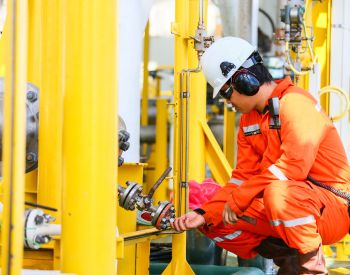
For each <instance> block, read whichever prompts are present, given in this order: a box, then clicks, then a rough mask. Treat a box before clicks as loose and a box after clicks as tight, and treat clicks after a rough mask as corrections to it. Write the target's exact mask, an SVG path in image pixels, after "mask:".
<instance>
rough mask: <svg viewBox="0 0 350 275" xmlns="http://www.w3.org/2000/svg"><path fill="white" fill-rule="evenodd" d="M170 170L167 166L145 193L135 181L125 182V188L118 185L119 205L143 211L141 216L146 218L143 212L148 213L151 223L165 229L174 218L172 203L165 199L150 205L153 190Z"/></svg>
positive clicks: (127, 208)
mask: <svg viewBox="0 0 350 275" xmlns="http://www.w3.org/2000/svg"><path fill="white" fill-rule="evenodd" d="M170 170H171V168H170V167H169V168H168V169H166V170H165V171H164V173H163V174H162V175H161V177H160V178H159V179H158V180H157V181H156V183H155V184H154V185H153V186H152V188H151V190H150V191H149V193H148V194H147V195H144V194H142V190H143V188H142V186H141V185H139V184H137V183H136V182H129V181H128V182H126V185H127V187H126V188H124V187H122V186H120V185H118V194H119V205H120V206H121V207H123V208H124V209H126V210H135V207H136V208H137V209H138V210H140V211H143V218H144V219H146V220H147V218H145V213H148V218H149V221H151V223H152V225H154V226H155V227H156V228H157V229H162V230H165V229H167V228H169V227H170V223H171V222H173V221H174V218H175V208H174V206H173V204H172V203H170V202H167V201H160V202H158V206H154V205H152V202H153V199H152V197H153V194H154V192H155V190H156V189H157V187H158V186H159V185H160V184H161V183H162V181H163V180H164V179H165V177H166V176H167V175H168V173H169V172H170ZM145 211H146V212H145Z"/></svg>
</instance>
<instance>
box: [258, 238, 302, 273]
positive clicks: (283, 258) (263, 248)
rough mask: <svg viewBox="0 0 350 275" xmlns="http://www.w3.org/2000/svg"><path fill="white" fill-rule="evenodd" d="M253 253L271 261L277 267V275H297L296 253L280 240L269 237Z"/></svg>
mask: <svg viewBox="0 0 350 275" xmlns="http://www.w3.org/2000/svg"><path fill="white" fill-rule="evenodd" d="M255 251H256V252H258V253H259V254H260V255H261V256H263V257H264V258H268V259H273V261H274V263H275V264H276V265H277V266H279V269H278V272H277V274H278V275H299V257H298V251H297V250H296V249H294V248H290V247H288V246H287V245H286V244H285V243H284V242H283V240H282V239H278V238H273V237H269V238H267V239H265V240H263V241H262V242H261V243H260V245H259V246H258V247H257V248H255Z"/></svg>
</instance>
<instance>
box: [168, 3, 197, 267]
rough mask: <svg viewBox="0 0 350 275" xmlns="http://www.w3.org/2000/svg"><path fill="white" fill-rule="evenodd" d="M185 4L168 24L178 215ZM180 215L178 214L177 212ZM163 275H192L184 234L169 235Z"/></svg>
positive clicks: (184, 65)
mask: <svg viewBox="0 0 350 275" xmlns="http://www.w3.org/2000/svg"><path fill="white" fill-rule="evenodd" d="M188 9H189V4H188V1H187V0H176V1H175V22H173V23H172V27H171V28H172V33H173V34H174V35H175V53H174V103H175V105H174V167H173V176H174V181H173V183H174V202H175V209H176V211H177V213H179V210H180V208H183V204H182V205H179V203H178V202H179V196H180V192H182V190H181V187H180V182H181V179H180V169H181V167H180V146H179V145H180V139H181V138H182V137H181V136H180V128H179V127H180V125H181V122H180V119H181V115H180V100H181V95H180V92H181V91H180V74H181V71H182V70H183V69H185V68H188V59H187V57H188V45H187V38H188V35H189V33H188V20H189V18H188V17H189V12H188ZM181 212H182V211H181ZM163 274H193V271H192V270H191V268H190V266H189V264H188V263H187V261H186V232H184V233H182V234H178V235H173V238H172V260H171V262H170V264H169V265H168V266H167V268H166V269H165V270H164V272H163Z"/></svg>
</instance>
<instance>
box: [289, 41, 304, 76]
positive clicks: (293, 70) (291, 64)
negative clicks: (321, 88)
mask: <svg viewBox="0 0 350 275" xmlns="http://www.w3.org/2000/svg"><path fill="white" fill-rule="evenodd" d="M285 55H286V58H287V64H288V67H289V69H290V70H291V71H292V72H293V73H294V74H296V75H306V74H308V73H309V72H308V71H305V72H302V71H298V70H297V69H296V68H295V67H294V66H293V63H292V61H291V59H290V55H289V42H288V41H286V47H285Z"/></svg>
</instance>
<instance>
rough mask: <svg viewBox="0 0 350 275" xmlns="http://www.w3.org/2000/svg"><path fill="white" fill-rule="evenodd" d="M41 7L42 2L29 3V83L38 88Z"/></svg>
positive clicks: (32, 1) (37, 0)
mask: <svg viewBox="0 0 350 275" xmlns="http://www.w3.org/2000/svg"><path fill="white" fill-rule="evenodd" d="M44 2H45V1H44ZM41 5H42V0H29V1H28V10H29V17H28V81H29V82H31V83H33V84H34V85H35V86H37V87H38V86H40V79H41V29H40V27H41V19H42V16H41Z"/></svg>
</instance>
